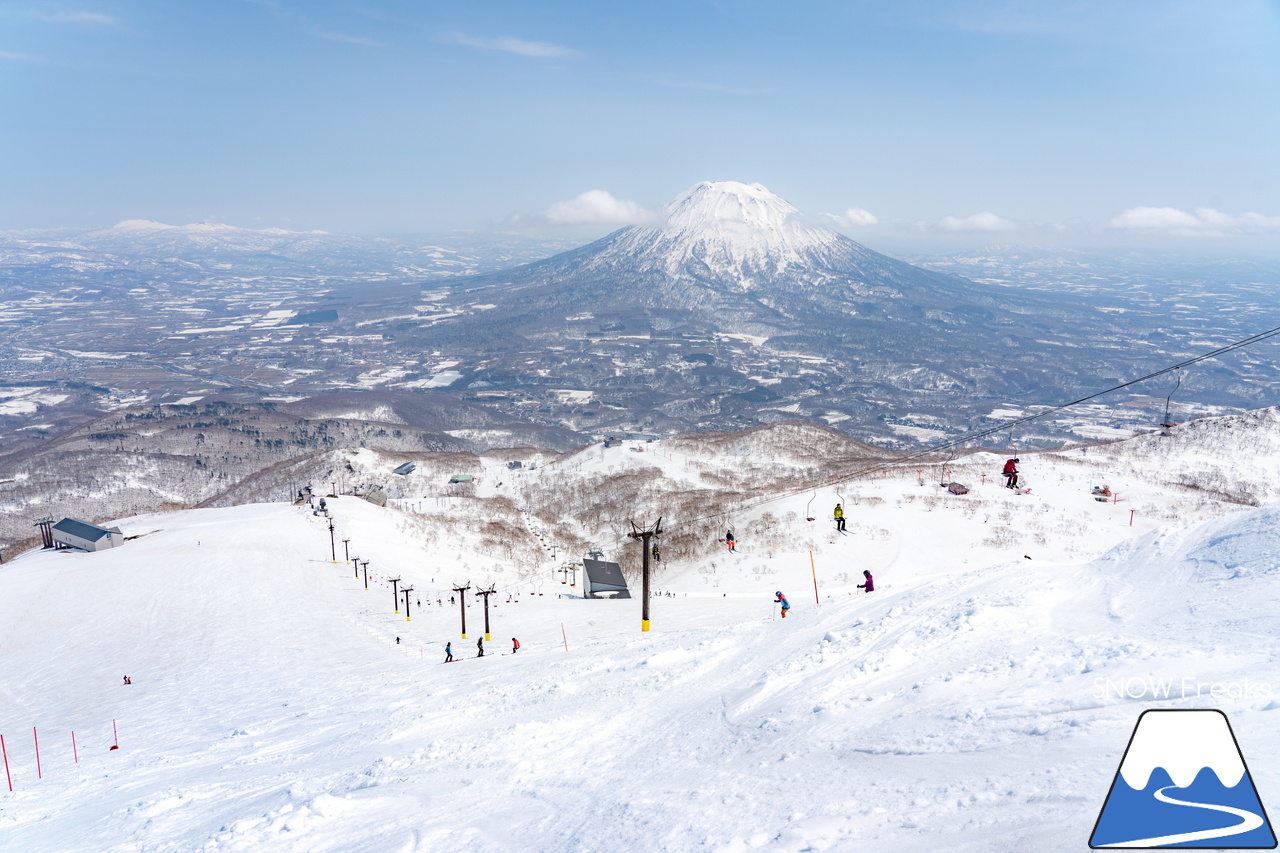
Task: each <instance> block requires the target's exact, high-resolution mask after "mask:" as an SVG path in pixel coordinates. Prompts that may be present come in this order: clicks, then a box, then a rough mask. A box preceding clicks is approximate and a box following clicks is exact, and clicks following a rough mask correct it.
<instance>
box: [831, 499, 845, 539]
mask: <svg viewBox="0 0 1280 853" xmlns="http://www.w3.org/2000/svg"><path fill="white" fill-rule="evenodd" d="M833 515H834V517H835V520H836V530H838V531H840V532H841V533H844V508H843V507H841V506H840V504H836V508H835V512H834V513H833Z"/></svg>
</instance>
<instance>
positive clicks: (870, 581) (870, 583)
mask: <svg viewBox="0 0 1280 853" xmlns="http://www.w3.org/2000/svg"><path fill="white" fill-rule="evenodd" d="M862 576H863V577H864V578H866V579H867V582H866V583H860V584H858V589H865V590H866V591H867V592H875V591H876V582H875V579H874V578H872V577H871V572H870V571H869V570H867V569H863V570H862Z"/></svg>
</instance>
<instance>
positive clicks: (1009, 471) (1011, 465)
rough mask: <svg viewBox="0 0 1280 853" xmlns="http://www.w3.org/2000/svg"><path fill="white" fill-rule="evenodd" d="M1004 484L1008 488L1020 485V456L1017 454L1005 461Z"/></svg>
mask: <svg viewBox="0 0 1280 853" xmlns="http://www.w3.org/2000/svg"><path fill="white" fill-rule="evenodd" d="M1004 485H1005V488H1007V489H1016V488H1017V487H1018V457H1016V456H1015V457H1013V458H1012V459H1010V460H1008V461H1007V462H1005V463H1004Z"/></svg>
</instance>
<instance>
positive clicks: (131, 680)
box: [124, 675, 133, 684]
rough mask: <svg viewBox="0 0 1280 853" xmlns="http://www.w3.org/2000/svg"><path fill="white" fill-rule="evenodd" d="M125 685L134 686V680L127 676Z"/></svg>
mask: <svg viewBox="0 0 1280 853" xmlns="http://www.w3.org/2000/svg"><path fill="white" fill-rule="evenodd" d="M124 683H125V684H133V679H132V678H130V677H129V676H127V675H126V676H125V677H124Z"/></svg>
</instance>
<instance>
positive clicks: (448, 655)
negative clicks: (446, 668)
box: [444, 642, 453, 663]
mask: <svg viewBox="0 0 1280 853" xmlns="http://www.w3.org/2000/svg"><path fill="white" fill-rule="evenodd" d="M444 662H445V663H452V662H453V643H452V642H449V643H445V644H444Z"/></svg>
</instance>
